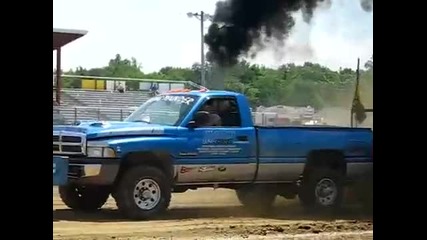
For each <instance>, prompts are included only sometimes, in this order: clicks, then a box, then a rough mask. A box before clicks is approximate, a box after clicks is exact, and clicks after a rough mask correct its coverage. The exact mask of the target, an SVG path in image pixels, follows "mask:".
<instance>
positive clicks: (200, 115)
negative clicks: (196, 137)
mask: <svg viewBox="0 0 427 240" xmlns="http://www.w3.org/2000/svg"><path fill="white" fill-rule="evenodd" d="M208 122H209V113H208V112H206V111H198V112H197V113H195V114H194V117H193V120H191V121H190V122H189V123H188V127H190V128H194V127H197V126H201V125H205V124H207V123H208Z"/></svg>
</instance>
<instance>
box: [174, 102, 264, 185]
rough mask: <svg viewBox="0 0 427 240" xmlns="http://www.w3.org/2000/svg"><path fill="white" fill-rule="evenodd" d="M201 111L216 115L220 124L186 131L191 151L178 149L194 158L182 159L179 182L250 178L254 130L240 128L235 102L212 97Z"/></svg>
mask: <svg viewBox="0 0 427 240" xmlns="http://www.w3.org/2000/svg"><path fill="white" fill-rule="evenodd" d="M230 102H231V103H230ZM221 104H222V105H221ZM206 105H209V107H206ZM212 106H213V107H212ZM200 110H203V111H208V112H210V113H213V114H216V115H218V116H219V117H220V124H219V126H204V127H197V128H195V129H192V130H189V131H190V133H189V135H188V138H189V142H188V148H189V151H191V152H187V153H185V152H184V153H182V152H181V153H180V155H181V157H185V156H182V155H186V154H190V155H193V157H191V159H192V160H193V161H187V160H185V161H182V163H183V164H180V165H179V166H178V182H180V183H203V182H245V181H251V180H252V179H253V177H254V174H255V170H256V157H255V154H256V151H255V147H256V146H255V143H256V139H255V131H254V128H242V127H241V119H240V113H239V111H238V106H237V101H236V100H235V99H234V98H212V99H210V100H208V101H207V102H206V103H205V104H204V105H202V107H201V109H200ZM188 158H190V156H188ZM184 163H185V164H184Z"/></svg>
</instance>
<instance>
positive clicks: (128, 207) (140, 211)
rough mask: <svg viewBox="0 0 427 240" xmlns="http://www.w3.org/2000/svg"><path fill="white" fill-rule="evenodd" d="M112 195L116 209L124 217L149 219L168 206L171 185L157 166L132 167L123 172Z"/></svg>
mask: <svg viewBox="0 0 427 240" xmlns="http://www.w3.org/2000/svg"><path fill="white" fill-rule="evenodd" d="M114 197H115V199H116V203H117V207H118V209H119V210H120V211H121V212H122V213H123V214H124V216H125V217H127V218H130V219H136V220H143V219H150V218H153V217H155V216H157V215H159V214H161V213H162V212H164V211H165V210H166V209H167V208H168V207H169V203H170V200H171V186H170V184H169V181H168V178H167V177H166V176H165V174H164V173H163V172H162V171H161V170H160V169H158V168H155V167H151V166H138V167H132V168H130V169H129V170H127V171H126V172H125V173H124V174H123V177H122V178H121V179H120V181H119V183H118V185H117V188H116V192H115V194H114Z"/></svg>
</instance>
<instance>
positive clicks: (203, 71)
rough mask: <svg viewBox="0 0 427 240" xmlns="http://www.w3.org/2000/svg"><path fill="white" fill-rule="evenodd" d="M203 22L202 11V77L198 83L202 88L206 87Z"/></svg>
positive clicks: (203, 15) (201, 13) (203, 14)
mask: <svg viewBox="0 0 427 240" xmlns="http://www.w3.org/2000/svg"><path fill="white" fill-rule="evenodd" d="M204 20H205V13H204V12H203V11H201V12H200V33H201V34H202V35H201V39H200V40H201V44H202V46H201V47H202V49H201V51H202V56H201V63H202V69H201V74H202V76H201V79H200V82H201V85H202V86H205V87H206V69H205V39H204V37H205V33H204V29H203V27H204V24H203V22H204Z"/></svg>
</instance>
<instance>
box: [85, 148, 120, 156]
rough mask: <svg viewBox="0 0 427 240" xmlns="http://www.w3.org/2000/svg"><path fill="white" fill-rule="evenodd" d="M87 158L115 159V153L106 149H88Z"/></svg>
mask: <svg viewBox="0 0 427 240" xmlns="http://www.w3.org/2000/svg"><path fill="white" fill-rule="evenodd" d="M87 156H88V157H105V158H113V157H116V152H115V151H114V149H112V148H108V147H88V148H87Z"/></svg>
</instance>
